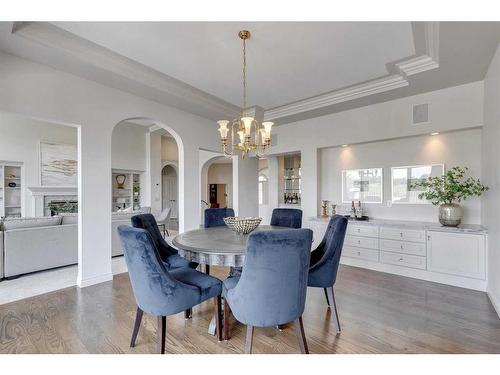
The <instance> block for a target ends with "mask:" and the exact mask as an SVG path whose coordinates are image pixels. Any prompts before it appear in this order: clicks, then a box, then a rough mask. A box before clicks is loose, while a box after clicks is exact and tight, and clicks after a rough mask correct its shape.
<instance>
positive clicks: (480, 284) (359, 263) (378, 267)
mask: <svg viewBox="0 0 500 375" xmlns="http://www.w3.org/2000/svg"><path fill="white" fill-rule="evenodd" d="M340 264H345V265H348V266H354V267H361V268H367V269H369V270H373V271H379V272H386V273H392V274H394V275H399V276H406V277H412V278H414V279H420V280H425V281H432V282H435V283H440V284H446V285H452V286H458V287H460V288H466V289H473V290H479V291H481V292H486V286H487V281H486V280H479V279H472V278H469V277H461V276H454V275H448V274H443V273H438V272H430V271H426V270H420V269H416V268H409V267H403V266H397V265H392V264H386V263H380V262H373V261H369V260H364V259H357V258H349V257H341V258H340Z"/></svg>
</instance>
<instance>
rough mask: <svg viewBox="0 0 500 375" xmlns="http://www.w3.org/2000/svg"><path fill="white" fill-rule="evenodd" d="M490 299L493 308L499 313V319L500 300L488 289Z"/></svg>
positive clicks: (499, 314)
mask: <svg viewBox="0 0 500 375" xmlns="http://www.w3.org/2000/svg"><path fill="white" fill-rule="evenodd" d="M486 293H488V297H489V298H490V301H491V304H492V305H493V308H494V309H495V311H496V312H497V315H498V317H499V318H500V298H497V296H495V294H494V293H493V292H492V291H491V290H490V289H489V288H488V290H487V292H486Z"/></svg>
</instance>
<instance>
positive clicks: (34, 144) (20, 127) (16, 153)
mask: <svg viewBox="0 0 500 375" xmlns="http://www.w3.org/2000/svg"><path fill="white" fill-rule="evenodd" d="M77 134H78V132H77V129H76V128H75V127H70V126H64V125H57V124H53V123H49V122H44V121H39V120H34V119H29V118H25V117H22V116H15V115H11V114H7V113H0V160H3V161H15V162H22V163H23V168H22V171H23V172H22V173H23V175H22V178H23V180H22V185H21V194H22V197H21V199H22V206H23V212H22V214H23V216H31V213H32V212H33V210H32V209H33V208H32V199H31V193H30V192H29V190H28V189H27V188H28V187H34V186H40V141H43V142H54V143H63V144H72V145H76V144H77Z"/></svg>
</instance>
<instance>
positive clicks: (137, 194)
mask: <svg viewBox="0 0 500 375" xmlns="http://www.w3.org/2000/svg"><path fill="white" fill-rule="evenodd" d="M120 175H123V176H125V182H124V183H123V187H122V188H120V185H119V184H118V181H117V176H120ZM111 176H112V177H111V178H112V181H111V183H112V186H113V195H112V200H111V210H112V211H113V212H116V211H118V210H120V209H122V210H123V209H127V208H130V207H132V209H133V210H134V211H136V210H140V209H141V172H139V171H129V170H119V169H113V170H112V173H111Z"/></svg>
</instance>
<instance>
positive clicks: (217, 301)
mask: <svg viewBox="0 0 500 375" xmlns="http://www.w3.org/2000/svg"><path fill="white" fill-rule="evenodd" d="M214 305H215V309H214V310H215V325H216V328H215V329H216V331H217V340H219V342H220V341H222V311H221V310H222V297H221V296H220V294H219V295H218V296H217V297H214Z"/></svg>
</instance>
